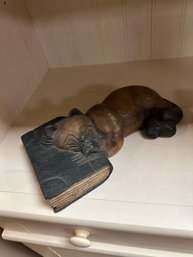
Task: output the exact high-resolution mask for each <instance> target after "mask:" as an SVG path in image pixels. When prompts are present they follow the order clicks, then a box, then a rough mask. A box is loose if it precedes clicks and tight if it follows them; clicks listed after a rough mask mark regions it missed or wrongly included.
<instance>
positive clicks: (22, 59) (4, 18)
mask: <svg viewBox="0 0 193 257" xmlns="http://www.w3.org/2000/svg"><path fill="white" fill-rule="evenodd" d="M47 68H48V65H47V63H46V60H45V58H44V55H43V52H42V50H41V45H40V43H39V40H38V38H37V36H36V33H35V30H34V28H33V24H32V22H31V19H30V15H29V13H28V10H27V8H26V5H25V2H24V1H23V0H17V3H16V1H14V0H7V1H0V91H1V93H0V141H1V140H2V139H3V137H4V135H5V133H6V132H7V131H8V129H9V126H10V125H11V123H12V122H13V121H14V120H15V118H16V117H17V115H18V114H19V112H20V111H21V110H22V108H23V107H24V105H25V104H26V102H27V101H28V99H29V97H30V96H31V94H32V92H33V91H34V89H35V88H36V87H37V86H38V85H39V82H40V81H41V79H42V78H43V76H44V74H45V72H46V71H47Z"/></svg>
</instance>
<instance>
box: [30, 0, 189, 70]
mask: <svg viewBox="0 0 193 257" xmlns="http://www.w3.org/2000/svg"><path fill="white" fill-rule="evenodd" d="M25 1H26V3H27V6H28V9H29V12H30V14H31V16H32V19H33V23H34V26H35V28H36V31H37V33H38V36H39V39H40V42H41V45H42V48H43V50H44V53H45V56H46V58H47V60H48V63H49V65H50V67H71V66H80V65H93V64H103V63H117V62H125V61H135V60H148V59H160V58H173V57H183V56H191V55H192V53H193V44H192V41H193V37H192V33H191V32H192V22H193V18H192V15H191V14H192V8H193V4H192V1H191V0H175V1H173V0H143V1H141V0H132V1H129V0H93V1H89V0H55V1H51V0H34V1H30V0H25Z"/></svg>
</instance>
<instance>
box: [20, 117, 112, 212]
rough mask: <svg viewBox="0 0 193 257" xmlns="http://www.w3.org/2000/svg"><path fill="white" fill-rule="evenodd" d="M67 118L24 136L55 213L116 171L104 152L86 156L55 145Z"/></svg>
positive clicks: (36, 172) (23, 138) (29, 154)
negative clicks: (58, 126) (56, 134)
mask: <svg viewBox="0 0 193 257" xmlns="http://www.w3.org/2000/svg"><path fill="white" fill-rule="evenodd" d="M63 119H65V118H64V117H58V118H55V119H53V120H51V121H49V122H48V123H46V124H43V125H42V126H40V127H38V128H36V129H34V130H32V131H29V132H27V133H26V134H24V135H23V136H22V137H21V139H22V142H23V144H24V147H25V149H26V152H27V154H28V156H29V159H30V160H31V163H32V166H33V169H34V171H35V174H36V176H37V179H38V182H39V184H40V187H41V190H42V192H43V195H44V197H45V199H47V200H48V201H49V203H50V205H51V206H52V207H53V209H54V211H55V212H58V211H60V210H62V209H64V208H65V207H67V206H68V205H70V204H71V203H72V202H74V201H76V200H77V199H79V198H81V197H82V196H84V195H85V194H87V193H88V192H90V191H91V190H93V189H94V188H96V187H98V186H99V185H100V184H102V183H103V182H104V181H105V180H106V179H107V178H108V177H109V175H110V174H111V172H112V169H113V167H112V165H111V163H110V161H109V160H108V158H107V157H106V155H105V154H104V153H103V152H97V153H92V154H90V155H89V156H85V155H83V154H82V153H81V152H73V151H68V150H64V149H61V148H59V147H57V146H55V145H54V143H53V136H52V135H53V133H54V130H55V125H56V124H57V123H58V122H59V121H62V120H63Z"/></svg>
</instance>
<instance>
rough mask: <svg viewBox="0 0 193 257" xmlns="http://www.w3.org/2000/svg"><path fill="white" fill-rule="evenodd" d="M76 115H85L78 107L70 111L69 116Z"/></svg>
mask: <svg viewBox="0 0 193 257" xmlns="http://www.w3.org/2000/svg"><path fill="white" fill-rule="evenodd" d="M74 115H83V113H82V112H81V111H79V110H78V109H77V108H73V109H72V110H71V111H70V112H69V113H68V117H72V116H74Z"/></svg>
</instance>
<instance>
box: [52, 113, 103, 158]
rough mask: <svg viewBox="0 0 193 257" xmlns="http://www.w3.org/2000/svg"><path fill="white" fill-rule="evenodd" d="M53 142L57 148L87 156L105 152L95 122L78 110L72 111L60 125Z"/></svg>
mask: <svg viewBox="0 0 193 257" xmlns="http://www.w3.org/2000/svg"><path fill="white" fill-rule="evenodd" d="M53 140H54V144H55V145H56V146H57V147H59V148H62V149H64V150H69V151H74V152H81V153H82V154H83V155H85V156H88V155H90V154H91V153H96V152H101V151H103V149H102V137H101V136H100V135H99V133H98V131H97V130H96V128H95V126H94V124H93V122H92V121H91V120H90V118H89V117H88V116H86V115H84V114H82V113H81V112H80V111H79V110H77V109H73V110H72V111H70V113H69V115H68V117H66V118H65V119H63V120H62V121H60V122H59V123H58V128H57V129H56V131H55V132H54V134H53Z"/></svg>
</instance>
